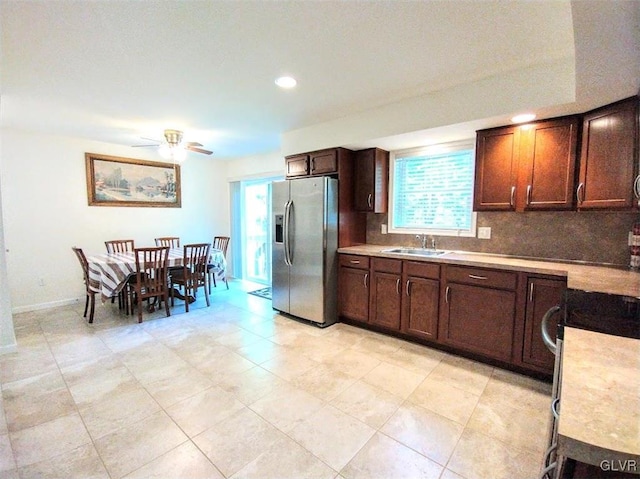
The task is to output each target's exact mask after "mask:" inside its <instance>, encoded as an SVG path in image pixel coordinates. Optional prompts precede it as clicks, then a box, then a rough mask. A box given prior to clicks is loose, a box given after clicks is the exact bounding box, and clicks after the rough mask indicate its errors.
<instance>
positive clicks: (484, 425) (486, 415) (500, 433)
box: [467, 397, 550, 455]
mask: <svg viewBox="0 0 640 479" xmlns="http://www.w3.org/2000/svg"><path fill="white" fill-rule="evenodd" d="M549 415H550V413H549V411H548V410H545V409H532V408H529V407H519V408H515V407H512V406H509V405H506V404H495V403H492V402H487V401H486V400H485V399H484V398H483V397H481V398H480V401H479V402H478V405H477V406H476V409H475V411H474V412H473V414H472V416H471V418H470V419H469V422H468V423H467V428H470V429H474V430H476V431H478V432H482V433H484V434H486V435H487V436H491V437H493V438H495V439H498V440H500V441H502V442H504V443H507V444H509V445H510V446H513V447H517V448H520V449H524V450H530V451H531V452H533V453H538V454H540V455H542V454H543V453H544V451H545V449H546V447H547V444H546V442H547V427H548V426H547V425H548V421H549Z"/></svg>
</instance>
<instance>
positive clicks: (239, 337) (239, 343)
mask: <svg viewBox="0 0 640 479" xmlns="http://www.w3.org/2000/svg"><path fill="white" fill-rule="evenodd" d="M215 341H216V342H217V343H220V344H222V345H223V346H226V347H227V348H230V349H233V350H234V351H236V350H238V349H240V348H245V347H247V346H251V345H252V344H255V343H257V342H260V341H264V338H263V337H262V336H259V335H257V334H255V333H252V332H249V331H247V330H246V329H240V330H238V331H236V332H234V333H230V334H225V335H223V336H220V337H218V338H216V339H215Z"/></svg>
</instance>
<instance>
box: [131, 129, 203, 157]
mask: <svg viewBox="0 0 640 479" xmlns="http://www.w3.org/2000/svg"><path fill="white" fill-rule="evenodd" d="M143 139H144V140H149V141H153V142H155V143H154V144H152V145H132V146H133V147H134V148H144V147H148V146H159V147H160V154H161V155H162V156H166V157H167V158H173V157H174V156H176V155H175V154H176V153H179V152H182V153H183V155H184V153H186V151H193V152H194V153H202V154H203V155H211V154H212V153H213V151H209V150H205V149H204V148H202V146H203V145H202V144H201V143H198V142H196V141H186V142H183V141H182V132H181V131H180V130H164V141H160V140H155V139H153V138H143ZM185 150H186V151H185ZM163 153H164V154H163Z"/></svg>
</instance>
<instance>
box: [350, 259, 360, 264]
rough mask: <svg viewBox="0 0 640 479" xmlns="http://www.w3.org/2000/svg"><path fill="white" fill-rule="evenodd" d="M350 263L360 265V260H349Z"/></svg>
mask: <svg viewBox="0 0 640 479" xmlns="http://www.w3.org/2000/svg"><path fill="white" fill-rule="evenodd" d="M349 263H351V264H360V260H357V259H351V260H349Z"/></svg>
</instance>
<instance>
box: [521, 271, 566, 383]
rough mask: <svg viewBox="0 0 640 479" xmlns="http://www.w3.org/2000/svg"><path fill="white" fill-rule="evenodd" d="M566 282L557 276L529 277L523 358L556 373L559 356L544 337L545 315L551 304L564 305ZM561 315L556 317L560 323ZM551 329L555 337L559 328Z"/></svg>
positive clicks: (523, 360)
mask: <svg viewBox="0 0 640 479" xmlns="http://www.w3.org/2000/svg"><path fill="white" fill-rule="evenodd" d="M566 287H567V286H566V283H565V282H564V281H560V280H557V279H551V278H539V277H531V276H530V277H528V278H527V303H526V309H525V322H524V344H523V348H522V362H523V363H525V364H527V365H530V366H535V367H536V368H539V369H540V370H541V371H542V372H546V373H549V374H551V373H553V364H554V361H555V356H554V355H553V354H552V353H551V351H549V350H548V349H547V347H546V346H545V345H544V342H543V341H542V332H541V324H542V317H543V316H544V314H545V313H546V312H547V311H548V310H549V308H551V307H553V306H556V305H560V304H561V302H562V296H563V294H564V291H565V289H566ZM559 319H560V318H559V317H556V318H555V320H556V324H557V320H559ZM549 333H550V334H551V335H552V336H553V337H555V333H556V331H555V329H550V330H549Z"/></svg>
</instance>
